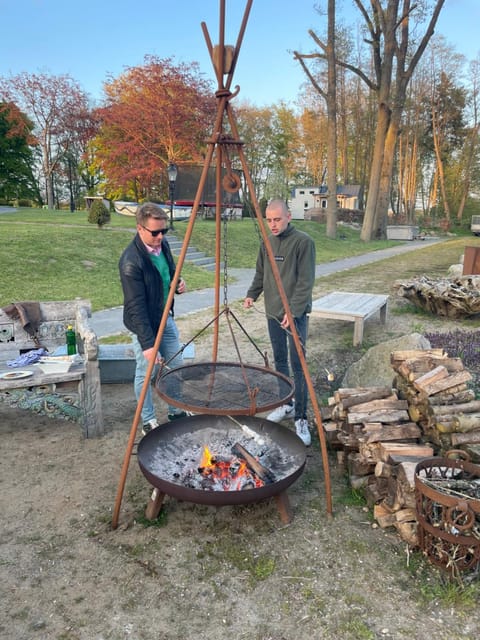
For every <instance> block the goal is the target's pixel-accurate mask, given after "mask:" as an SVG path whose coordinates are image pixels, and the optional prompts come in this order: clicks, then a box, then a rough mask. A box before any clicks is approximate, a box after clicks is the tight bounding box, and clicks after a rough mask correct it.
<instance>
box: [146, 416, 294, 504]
mask: <svg viewBox="0 0 480 640" xmlns="http://www.w3.org/2000/svg"><path fill="white" fill-rule="evenodd" d="M138 456H139V463H140V467H141V468H142V471H143V472H144V474H145V475H146V476H147V478H148V479H149V480H150V481H151V480H152V478H153V479H154V480H157V479H158V483H157V482H154V485H155V486H161V488H162V489H164V488H165V487H163V483H164V482H165V483H168V484H171V485H175V486H177V487H180V488H183V489H185V490H186V491H188V492H190V493H192V492H193V493H194V492H217V495H218V492H221V493H223V494H225V493H229V494H231V493H232V492H244V491H248V490H254V492H255V490H260V492H262V491H263V492H265V491H266V492H267V493H269V494H271V495H273V494H274V493H275V487H278V486H280V485H282V484H289V483H290V482H293V480H294V479H295V478H296V477H298V475H299V474H300V473H301V471H302V470H303V466H304V464H305V459H306V451H305V447H304V445H303V443H302V442H301V440H300V439H299V438H298V437H297V436H296V434H295V433H293V432H292V431H290V430H289V429H286V428H285V427H283V426H281V425H277V424H275V423H271V422H268V421H267V420H262V419H259V418H252V417H249V416H244V417H242V419H241V422H240V421H236V420H233V419H230V418H228V417H226V416H214V415H201V416H192V417H189V418H183V419H181V420H176V421H175V422H174V423H169V424H168V425H163V426H160V427H158V428H157V429H155V430H154V431H152V432H150V433H149V434H148V435H147V436H146V437H145V438H143V439H142V441H141V442H140V444H139V448H138ZM290 478H291V480H290ZM166 492H168V487H167V490H166Z"/></svg>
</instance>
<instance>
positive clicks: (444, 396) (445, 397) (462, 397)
mask: <svg viewBox="0 0 480 640" xmlns="http://www.w3.org/2000/svg"><path fill="white" fill-rule="evenodd" d="M462 387H465V385H462ZM472 400H475V391H474V390H473V389H466V388H463V389H462V390H461V391H457V392H455V393H449V392H448V391H443V392H441V393H437V394H436V395H434V396H430V398H429V399H428V401H429V404H430V406H432V407H434V406H439V405H447V404H460V403H467V402H471V401H472Z"/></svg>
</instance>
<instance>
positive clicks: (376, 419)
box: [322, 387, 433, 546]
mask: <svg viewBox="0 0 480 640" xmlns="http://www.w3.org/2000/svg"><path fill="white" fill-rule="evenodd" d="M322 417H323V418H324V422H323V425H324V428H325V431H326V433H327V438H328V439H329V441H330V442H331V443H332V444H333V445H334V446H336V447H337V448H338V449H340V451H339V460H340V461H342V462H343V461H344V462H345V464H346V467H347V470H348V476H349V480H350V484H351V486H352V488H354V489H362V490H363V492H364V494H365V497H366V500H367V503H368V504H369V506H371V507H373V509H374V517H375V519H376V520H377V522H378V524H379V525H380V526H381V527H388V526H394V527H395V528H396V529H397V531H398V532H399V534H400V536H401V537H402V539H404V540H406V541H407V542H408V543H409V544H411V545H412V546H416V544H417V543H418V541H417V538H416V517H415V485H414V470H415V467H416V464H417V463H418V462H419V461H420V460H422V459H424V458H427V457H430V456H432V455H433V448H432V447H431V446H429V445H424V444H421V443H420V439H421V436H422V431H421V429H420V427H419V426H418V425H417V424H416V423H415V422H413V421H412V420H411V418H410V416H409V413H408V401H407V400H405V399H402V398H400V397H399V395H398V393H397V391H396V390H395V389H392V388H390V387H357V388H353V389H350V388H344V389H338V390H337V391H335V393H334V395H333V397H332V398H330V401H329V407H328V408H327V409H326V410H325V411H323V410H322Z"/></svg>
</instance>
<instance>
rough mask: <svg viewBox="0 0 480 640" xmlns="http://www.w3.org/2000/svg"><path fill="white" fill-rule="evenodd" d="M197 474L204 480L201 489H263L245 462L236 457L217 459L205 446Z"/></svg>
mask: <svg viewBox="0 0 480 640" xmlns="http://www.w3.org/2000/svg"><path fill="white" fill-rule="evenodd" d="M198 473H200V474H201V475H202V476H203V478H204V480H205V482H202V483H201V484H202V488H203V489H210V490H211V491H242V490H243V489H253V488H255V487H263V485H264V484H265V483H264V481H263V480H262V479H261V478H259V477H258V475H257V474H256V473H254V472H253V471H251V470H250V469H249V468H248V465H247V462H246V461H245V460H240V458H238V457H237V456H232V457H231V458H230V459H227V460H221V459H217V458H216V457H215V456H214V455H212V453H211V452H210V449H209V448H208V447H207V446H206V447H205V448H204V450H203V454H202V459H201V462H200V466H199V467H198Z"/></svg>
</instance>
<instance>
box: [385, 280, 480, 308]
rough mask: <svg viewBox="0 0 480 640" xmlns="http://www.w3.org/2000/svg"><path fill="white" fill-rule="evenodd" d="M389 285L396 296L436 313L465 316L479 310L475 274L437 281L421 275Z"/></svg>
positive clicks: (479, 290)
mask: <svg viewBox="0 0 480 640" xmlns="http://www.w3.org/2000/svg"><path fill="white" fill-rule="evenodd" d="M393 286H394V289H396V292H397V294H398V295H399V296H402V297H403V298H406V299H407V300H409V301H410V302H412V303H413V304H414V305H415V306H417V307H420V308H421V309H424V310H425V311H429V312H430V313H433V314H435V315H438V316H444V317H447V318H465V317H468V316H472V315H476V314H477V313H480V277H479V276H462V277H458V278H439V279H437V280H434V279H433V278H429V277H428V276H421V277H418V278H413V280H410V281H409V282H395V283H394V285H393Z"/></svg>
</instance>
